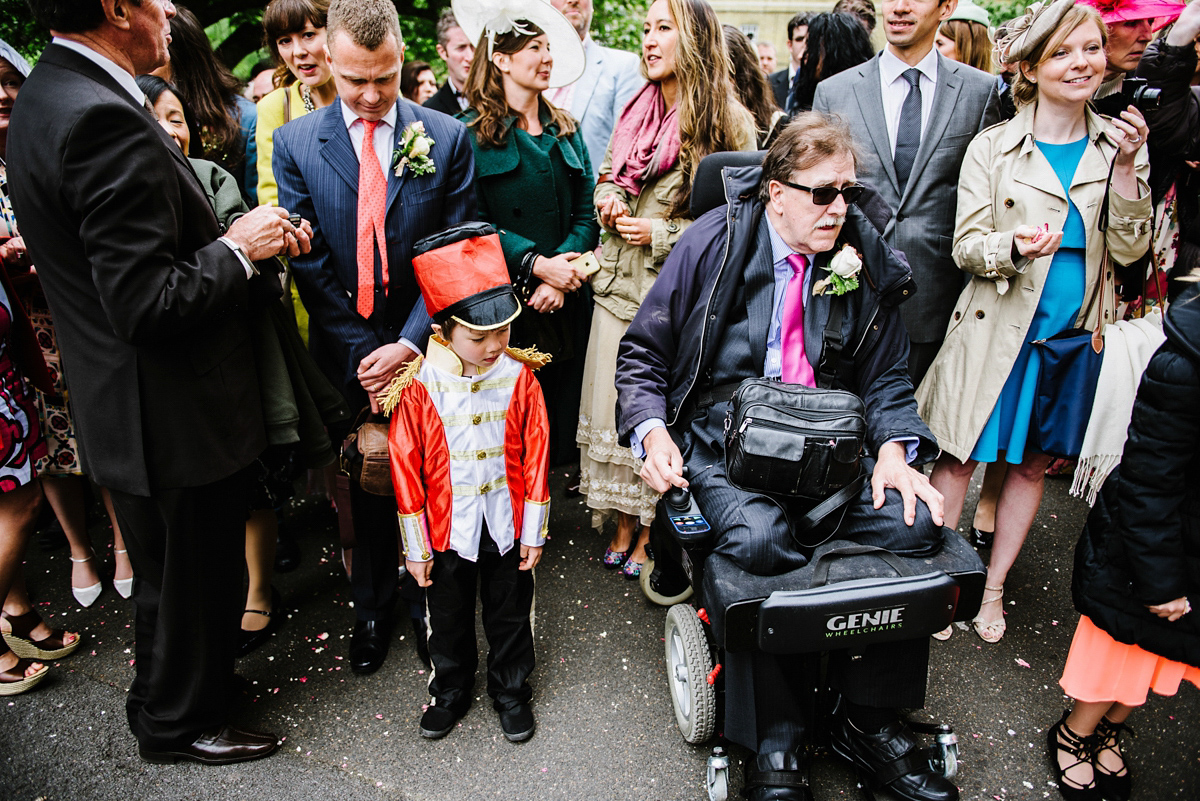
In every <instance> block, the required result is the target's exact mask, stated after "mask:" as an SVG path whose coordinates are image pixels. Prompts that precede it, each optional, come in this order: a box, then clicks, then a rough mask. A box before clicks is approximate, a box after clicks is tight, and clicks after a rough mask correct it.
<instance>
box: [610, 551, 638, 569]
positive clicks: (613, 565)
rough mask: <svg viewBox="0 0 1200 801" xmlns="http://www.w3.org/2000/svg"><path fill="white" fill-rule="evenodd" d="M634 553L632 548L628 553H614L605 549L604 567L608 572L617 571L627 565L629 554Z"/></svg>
mask: <svg viewBox="0 0 1200 801" xmlns="http://www.w3.org/2000/svg"><path fill="white" fill-rule="evenodd" d="M632 551H633V549H632V548H630V549H629V550H628V551H614V550H613V549H612V548H605V549H604V567H605V568H607V569H608V570H616V569H617V568H619V567H621V566H622V565H624V564H625V560H626V559H628V558H629V554H630V553H631V552H632Z"/></svg>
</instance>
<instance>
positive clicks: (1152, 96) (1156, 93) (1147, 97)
mask: <svg viewBox="0 0 1200 801" xmlns="http://www.w3.org/2000/svg"><path fill="white" fill-rule="evenodd" d="M1121 97H1122V98H1123V99H1124V100H1125V103H1126V104H1127V105H1130V106H1133V107H1134V108H1136V109H1137V110H1138V111H1143V112H1145V111H1153V110H1154V109H1156V108H1158V104H1159V100H1160V98H1161V97H1162V89H1157V88H1155V87H1152V86H1150V82H1149V81H1147V80H1146V79H1145V78H1126V79H1125V80H1124V81H1122V82H1121Z"/></svg>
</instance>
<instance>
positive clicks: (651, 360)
mask: <svg viewBox="0 0 1200 801" xmlns="http://www.w3.org/2000/svg"><path fill="white" fill-rule="evenodd" d="M761 174H762V169H761V168H760V167H738V168H728V167H727V168H726V169H725V170H724V173H723V178H724V182H725V197H726V199H727V200H728V201H729V202H728V205H725V206H721V207H719V208H716V209H713V210H712V211H710V212H708V213H706V214H704V215H702V216H701V217H700V218H699V219H697V220H696V221H695V222H694V223H692V225H691V226H689V227H688V229H687V231H685V232H684V234H683V236H681V237H680V239H679V241H678V242H677V243H676V245H675V247H674V248H673V249H672V251H671V255H670V256H668V257H667V260H666V262H665V263H664V264H663V268H662V272H661V273H660V274H659V276H658V278H657V280H655V282H654V286H653V287H652V288H651V289H650V292H649V294H647V296H646V299H645V301H643V302H642V305H641V308H640V310H639V311H638V313H637V316H636V317H634V319H633V322H632V323H630V325H629V329H628V331H627V332H626V334H625V336H624V338H623V339H622V340H621V345H620V348H619V350H618V354H617V374H616V386H617V430H618V432H620V436H621V442H622V443H623V444H628V443H629V438H630V434H632V432H633V429H634V427H635V426H637V425H638V424H639V423H641V422H642V421H644V420H648V419H651V418H655V417H658V418H661V419H663V420H665V421H666V422H667V425H668V426H674V425H675V424H676V423H677V422H678V421H679V420H680V418H681V416H682V415H683V413H685V412H688V411H690V409H691V408H693V407H694V405H695V402H696V395H697V393H698V392H700V391H703V390H704V389H708V388H709V387H708V386H707V384H708V383H710V382H708V381H707V380H706V376H707V375H708V373H709V370H710V368H711V366H712V364H713V359H714V357H715V356H716V353H715V351H716V343H717V342H719V341H720V333H721V332H722V331H723V330H724V327H725V325H726V321H727V320H728V319H729V316H730V310H731V306H732V300H733V297H734V294H735V290H736V287H737V283H738V280H739V277H740V275H741V272H742V270H743V269H744V267H745V265H746V262H747V260H748V258H749V257H750V255H751V247H752V246H753V245H754V242H755V233H756V227H757V225H758V223H759V220H760V219H761V217H762V215H763V205H762V203H761V201H759V199H758V184H759V179H760V176H761ZM841 242H848V243H850V244H851V245H852V246H853V247H854V248H855V249H856V250H857V251H858V252H859V253H860V254H861V255H862V258H863V263H864V267H863V271H862V273H861V274H860V276H859V284H860V287H859V289H856V290H853V291H851V292H848V293H846V294H845V295H843V296H842V298H841V301H840V302H845V304H846V307H845V311H844V313H843V318H842V336H843V341H844V342H845V345H844V348H843V352H842V356H841V359H840V361H839V364H838V371H837V380H836V382H835V386H836V387H837V388H839V389H845V390H848V391H850V392H854V393H855V394H857V395H858V396H859V397H861V398H862V399H863V402H864V404H865V406H866V409H867V440H868V444H869V446H870V447H871V449H872V450H873V451H878V448H879V446H880V445H882V444H883V443H886V442H888V441H890V440H894V439H903V438H911V437H916V438H917V439H918V440H919V445H918V454H917V459H916V463H918V464H919V463H923V462H927V461H929V460H930V459H932V458H933V457H934V456H936V454H937V444H936V442H935V441H934V439H933V435H932V434H931V433H930V431H929V428H928V427H927V426H926V425H925V423H924V422H923V421H922V420H921V418H920V416H919V415H918V414H917V404H916V401H915V400H914V399H913V387H912V382H911V380H910V379H909V377H908V373H907V369H906V365H907V362H908V334H907V332H906V331H905V329H904V323H903V322H902V321H901V320H900V313H899V309H898V308H897V307H898V305H899V303H900V302H902V301H904V300H907V299H908V298H909V297H911V296H912V295H913V294H914V292H915V291H916V288H915V285H914V284H913V282H912V273H911V271H910V269H909V267H908V264H907V262H906V261H905V260H904V258H903V256H901V255H899V254H897V253H896V252H894V251H893V250H892V249H891V248H889V247H888V246H887V245H886V244H885V243H884V241H883V238H882V237H881V236H880V234H879V231H878V229H877V228H876V227H875V226H874V225H873V224H872V222H871V220H869V219H868V218H867V216H866V215H864V214H863V212H862V211H860V210H859V209H858V208H856V207H853V206H852V207H850V209H849V211H848V214H847V219H846V224H845V226H844V227H843V228H842V234H841V236H840V237H839V244H838V246H837V247H838V248H840V247H841ZM830 255H831V254H830V253H826V254H820V255H818V257H817V259H816V264H815V269H818V270H821V269H822V268H823V267H824V265H826V264H827V263H828V260H829V257H830ZM832 298H833V295H832V293H828V292H827V293H825V294H823V295H819V296H814V297H810V298H809V299H808V303H807V306H806V310H805V337H804V344H805V352H806V353H808V354H818V356H817V358H815V359H811V361H812V363H813V364H814V366H815V365H817V364H819V363H820V354H821V353H822V351H823V345H824V343H823V340H822V332H823V331H824V328H825V325H826V322H827V321H828V319H829V309H830V303H831V301H832ZM762 347H763V348H764V353H765V341H764V342H763V343H762Z"/></svg>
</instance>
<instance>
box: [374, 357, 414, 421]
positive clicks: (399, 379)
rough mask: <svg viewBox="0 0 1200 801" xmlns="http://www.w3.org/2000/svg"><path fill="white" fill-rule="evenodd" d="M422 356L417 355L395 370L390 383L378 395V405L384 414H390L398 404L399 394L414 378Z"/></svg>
mask: <svg viewBox="0 0 1200 801" xmlns="http://www.w3.org/2000/svg"><path fill="white" fill-rule="evenodd" d="M424 358H425V357H424V356H418V357H417V358H415V359H413V360H411V361H410V362H408V363H407V364H405V365H404V366H403V367H401V368H400V369H399V370H397V371H396V377H395V378H393V379H392V383H390V384H388V387H387V389H385V390H384V391H383V394H382V395H380V396H379V407H380V408H381V409H383V413H384V414H391V413H392V410H393V409H395V408H396V406H398V405H399V404H400V396H401V395H402V394H403V393H404V390H405V389H407V388H408V385H409V384H411V383H412V382H413V381H414V380H415V379H416V377H417V373H418V372H419V371H420V369H421V361H422V360H423V359H424Z"/></svg>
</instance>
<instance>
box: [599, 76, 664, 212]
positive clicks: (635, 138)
mask: <svg viewBox="0 0 1200 801" xmlns="http://www.w3.org/2000/svg"><path fill="white" fill-rule="evenodd" d="M678 107H679V106H678V104H676V105H675V107H674V108H672V109H670V110H669V111H668V110H667V104H666V102H665V101H664V100H663V96H662V89H660V88H659V85H658V84H657V83H654V82H653V81H649V82H647V83H646V85H645V86H643V87H642V88H641V90H640V91H639V92H638V93H637V94H636V95H634V96H633V97H632V98H631V99H630V101H629V103H627V104H626V105H625V110H624V111H622V112H621V118H620V119H619V120H617V126H616V128H615V129H614V130H613V139H612V180H613V183H615V184H616V185H617V186H619V187H621V188H622V189H627V190H628V191H629V192H631V193H632V194H634V195H639V194H641V192H642V187H643V186H644V185H645V184H646V183H647V182H649V181H653V180H654V179H655V178H658V177H659V176H660V175H663V174H664V173H666V172H667V171H668V170H670V169H671V168H672V167H674V166H675V162H677V161H679V120H678V119H677V118H676V116H675V110H676V109H677V108H678Z"/></svg>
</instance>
